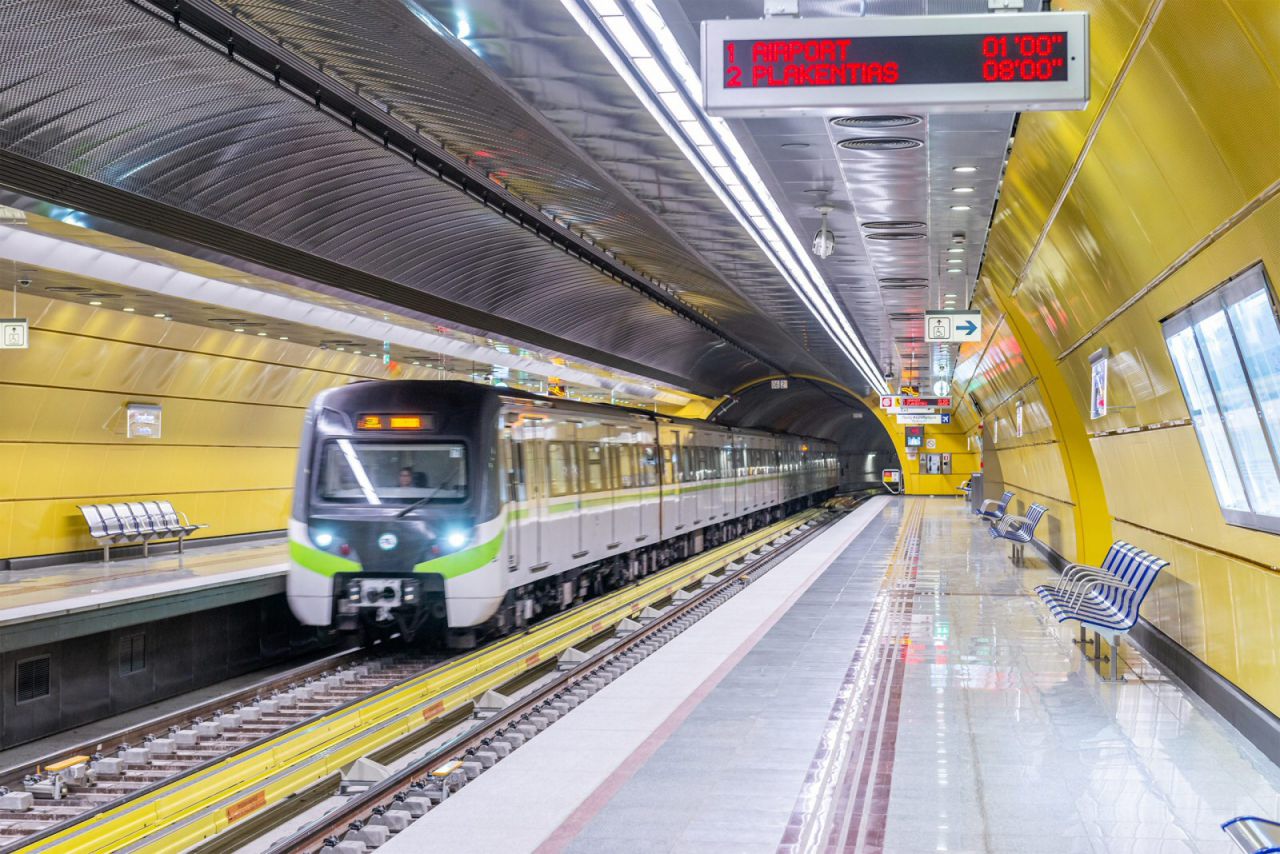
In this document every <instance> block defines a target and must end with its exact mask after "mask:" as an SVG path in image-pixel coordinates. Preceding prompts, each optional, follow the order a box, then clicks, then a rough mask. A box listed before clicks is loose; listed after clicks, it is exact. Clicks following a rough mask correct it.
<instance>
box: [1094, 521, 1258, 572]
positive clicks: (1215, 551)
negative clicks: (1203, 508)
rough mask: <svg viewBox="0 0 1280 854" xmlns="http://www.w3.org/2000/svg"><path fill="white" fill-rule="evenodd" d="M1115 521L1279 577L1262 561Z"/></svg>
mask: <svg viewBox="0 0 1280 854" xmlns="http://www.w3.org/2000/svg"><path fill="white" fill-rule="evenodd" d="M1115 520H1116V521H1117V522H1119V523H1121V524H1122V525H1128V526H1129V527H1130V528H1137V529H1138V530H1140V531H1146V532H1147V533H1150V534H1155V535H1157V536H1160V537H1164V538H1165V539H1168V540H1173V541H1174V542H1175V543H1181V544H1183V545H1184V546H1190V547H1191V548H1194V549H1199V550H1200V551H1203V552H1209V553H1210V554H1215V555H1218V556H1219V557H1225V558H1227V559H1229V560H1234V561H1236V562H1238V563H1243V564H1248V565H1249V566H1252V567H1254V568H1256V569H1261V570H1262V571H1264V572H1268V573H1272V574H1274V575H1280V566H1270V565H1268V564H1265V563H1263V562H1262V561H1259V560H1254V559H1253V558H1250V557H1245V556H1244V555H1238V554H1235V553H1234V552H1229V551H1224V550H1223V549H1219V548H1215V547H1214V546H1210V545H1206V544H1205V543H1197V542H1196V541H1195V540H1188V539H1186V538H1185V537H1179V536H1178V535H1177V534H1170V533H1168V532H1167V531H1161V530H1160V529H1159V528H1150V527H1147V526H1146V525H1139V524H1138V523H1137V522H1131V521H1129V520H1128V519H1122V518H1120V517H1119V516H1116V517H1115ZM1162 557H1163V555H1162Z"/></svg>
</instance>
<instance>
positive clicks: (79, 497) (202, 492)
mask: <svg viewBox="0 0 1280 854" xmlns="http://www.w3.org/2000/svg"><path fill="white" fill-rule="evenodd" d="M292 489H293V487H292V486H246V487H243V488H241V489H202V490H188V491H186V492H178V491H172V490H170V491H161V492H139V493H121V492H104V493H101V494H99V495H46V496H41V497H38V498H0V504H29V503H35V502H40V501H94V500H97V499H99V498H114V497H116V496H118V495H136V496H137V497H139V498H143V497H144V496H147V495H155V496H159V497H161V498H171V497H173V496H178V495H185V496H198V495H239V494H242V493H245V492H283V491H286V490H292ZM144 500H145V499H144Z"/></svg>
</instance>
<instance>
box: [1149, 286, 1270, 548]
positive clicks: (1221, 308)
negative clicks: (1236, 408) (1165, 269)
mask: <svg viewBox="0 0 1280 854" xmlns="http://www.w3.org/2000/svg"><path fill="white" fill-rule="evenodd" d="M1259 290H1261V292H1262V293H1263V294H1264V295H1265V297H1266V300H1267V304H1268V306H1269V307H1270V309H1271V318H1272V321H1273V322H1274V323H1275V324H1276V328H1277V330H1278V331H1280V308H1278V307H1277V294H1276V292H1275V289H1274V288H1273V286H1272V284H1271V279H1270V277H1269V276H1267V273H1266V269H1265V267H1264V266H1263V265H1262V264H1261V263H1258V264H1254V265H1253V266H1251V267H1249V268H1248V269H1246V270H1243V271H1242V272H1240V273H1238V274H1236V275H1235V276H1232V277H1231V278H1229V279H1227V280H1226V281H1225V282H1223V283H1222V284H1220V285H1218V286H1216V287H1214V288H1213V289H1212V290H1210V291H1209V292H1208V293H1206V294H1204V295H1203V296H1201V297H1200V298H1198V299H1197V300H1196V301H1195V302H1193V303H1191V304H1190V305H1187V306H1184V307H1183V308H1181V309H1179V310H1178V311H1177V312H1175V313H1174V314H1172V315H1170V316H1169V317H1167V318H1165V319H1164V320H1162V321H1161V333H1162V335H1163V336H1164V342H1165V350H1166V352H1167V354H1168V355H1169V360H1170V362H1171V363H1172V365H1173V369H1174V375H1175V376H1176V377H1177V380H1178V390H1179V391H1180V392H1181V393H1182V399H1183V403H1185V404H1186V407H1187V414H1188V417H1189V418H1190V420H1191V426H1192V429H1193V430H1194V431H1195V434H1196V442H1197V443H1198V444H1199V446H1200V454H1201V457H1202V458H1203V462H1204V465H1205V469H1206V474H1207V475H1208V476H1209V481H1210V483H1212V484H1213V490H1214V497H1215V498H1217V500H1218V509H1219V510H1220V511H1221V512H1222V516H1223V518H1224V519H1225V520H1226V522H1227V524H1229V525H1233V526H1235V527H1240V528H1249V529H1251V530H1256V531H1264V532H1266V533H1270V534H1280V515H1270V514H1267V513H1262V512H1259V511H1258V510H1257V509H1255V506H1254V499H1253V496H1252V495H1251V494H1250V489H1249V486H1248V482H1247V479H1246V473H1245V470H1244V468H1243V463H1244V461H1245V460H1246V457H1245V456H1243V455H1242V453H1241V451H1240V450H1239V448H1238V443H1239V438H1238V437H1237V436H1236V435H1235V433H1234V432H1233V429H1232V426H1231V424H1230V423H1229V422H1228V412H1227V410H1226V409H1225V408H1224V403H1223V399H1222V396H1221V395H1220V394H1219V390H1218V388H1217V383H1216V381H1215V379H1214V375H1213V373H1212V371H1211V366H1212V362H1211V360H1210V359H1209V358H1208V356H1207V354H1206V353H1205V348H1204V345H1203V343H1202V342H1201V335H1200V334H1197V330H1196V327H1197V326H1198V325H1199V324H1200V323H1202V322H1203V321H1205V320H1207V319H1208V318H1210V317H1211V316H1213V315H1214V314H1217V313H1218V312H1221V313H1222V315H1223V317H1224V319H1225V321H1226V333H1227V335H1228V336H1229V337H1230V340H1231V351H1232V352H1234V354H1235V357H1236V361H1237V364H1238V366H1239V369H1240V373H1241V375H1242V376H1243V377H1244V382H1245V389H1246V390H1247V391H1248V394H1249V399H1250V402H1251V403H1252V405H1253V410H1254V414H1255V416H1256V417H1257V419H1258V426H1259V433H1260V435H1261V437H1262V442H1263V445H1264V446H1265V447H1266V448H1267V450H1268V452H1269V454H1270V458H1271V464H1272V467H1273V469H1274V471H1275V474H1276V477H1277V478H1280V443H1278V442H1277V440H1276V437H1275V436H1273V435H1272V432H1271V431H1270V430H1268V429H1267V426H1266V413H1265V412H1264V410H1263V408H1262V399H1261V398H1260V397H1259V396H1258V392H1257V387H1256V383H1255V378H1254V377H1253V375H1252V373H1251V372H1250V369H1249V364H1248V362H1247V361H1246V360H1245V357H1244V350H1243V348H1242V347H1241V344H1240V337H1239V332H1238V331H1237V329H1236V325H1235V322H1234V320H1233V318H1232V314H1231V306H1233V305H1235V304H1237V303H1240V302H1243V301H1244V300H1245V299H1246V298H1248V297H1250V296H1252V295H1253V294H1255V293H1257V292H1258V291H1259ZM1187 331H1190V339H1191V342H1192V344H1193V346H1194V353H1195V355H1196V357H1197V358H1198V359H1199V363H1200V364H1199V370H1200V371H1201V372H1202V373H1203V374H1204V375H1205V377H1206V380H1207V384H1208V392H1209V394H1210V395H1212V398H1213V401H1212V402H1213V405H1214V411H1215V415H1216V416H1217V419H1218V426H1219V428H1220V429H1221V431H1222V433H1223V435H1224V436H1225V438H1226V443H1227V448H1228V450H1229V451H1230V458H1229V460H1227V462H1230V463H1231V465H1232V466H1233V467H1234V470H1235V476H1236V479H1237V480H1238V481H1239V484H1240V490H1241V494H1242V496H1243V498H1244V501H1245V504H1246V506H1247V507H1248V508H1249V509H1248V510H1240V509H1236V508H1233V507H1228V506H1227V505H1226V503H1225V501H1226V499H1225V498H1224V496H1223V493H1222V491H1221V488H1220V486H1219V483H1218V481H1217V480H1216V479H1215V478H1214V474H1213V467H1212V465H1211V464H1210V459H1211V456H1212V451H1211V449H1210V448H1209V447H1208V446H1207V445H1206V442H1205V436H1204V435H1203V432H1202V430H1201V425H1200V424H1198V423H1197V422H1196V419H1195V416H1194V415H1192V405H1191V400H1190V398H1189V397H1188V395H1187V380H1186V379H1184V377H1183V376H1182V373H1181V371H1179V369H1178V362H1177V360H1176V359H1175V358H1174V355H1173V349H1172V347H1171V346H1170V342H1171V340H1172V339H1173V338H1174V337H1175V336H1177V335H1179V334H1181V333H1183V332H1187Z"/></svg>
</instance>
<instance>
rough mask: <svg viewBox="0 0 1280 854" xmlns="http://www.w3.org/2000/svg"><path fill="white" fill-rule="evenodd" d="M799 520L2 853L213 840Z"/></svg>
mask: <svg viewBox="0 0 1280 854" xmlns="http://www.w3.org/2000/svg"><path fill="white" fill-rule="evenodd" d="M816 512H817V511H811V512H809V513H801V514H797V515H795V516H792V517H790V518H789V519H787V520H784V521H782V522H778V523H775V524H774V525H770V526H768V527H766V528H763V529H761V530H759V531H756V532H753V533H751V534H748V535H747V536H745V537H743V538H741V539H739V540H736V541H734V542H732V543H729V544H726V545H722V546H718V547H716V548H713V549H710V550H708V551H706V552H704V553H703V554H701V555H697V556H695V557H693V558H691V559H689V560H687V561H683V562H681V563H679V564H677V565H675V566H672V567H669V568H667V569H665V570H662V571H660V572H658V573H655V574H654V575H651V576H648V577H647V578H644V579H641V580H639V581H637V582H635V583H634V584H632V585H630V586H628V587H626V588H623V589H621V590H618V591H615V592H613V593H610V594H606V595H605V596H602V597H600V598H598V599H594V600H592V601H590V602H587V603H585V604H583V605H581V606H579V607H577V608H575V609H573V610H571V611H567V612H565V613H563V614H559V615H557V616H555V617H552V618H550V619H548V620H546V621H545V622H543V623H540V624H538V625H537V626H534V627H533V628H531V629H530V630H528V631H527V632H526V633H524V634H523V635H515V636H510V637H507V638H504V639H503V640H501V641H498V642H496V643H494V644H492V645H490V646H487V647H485V648H483V649H480V650H477V651H475V652H474V653H471V654H468V655H466V656H463V657H461V658H460V659H457V660H454V661H451V662H448V663H446V664H443V665H440V666H437V667H434V668H432V669H430V670H428V671H426V672H425V673H423V674H421V675H419V676H416V677H412V678H410V679H408V680H405V681H404V682H402V683H401V684H399V685H396V686H393V687H392V688H390V689H387V690H385V691H382V692H380V693H378V694H375V695H371V696H366V697H364V698H361V699H358V700H355V701H352V702H351V703H349V704H348V705H346V706H343V707H340V708H339V709H336V710H334V711H332V712H329V713H327V714H325V715H323V716H321V717H318V718H316V719H313V720H312V721H310V722H307V723H304V724H302V725H299V726H297V727H295V728H293V729H291V730H289V731H286V732H284V733H280V734H277V735H274V736H271V737H269V738H267V739H263V740H261V741H258V742H255V743H252V744H250V745H246V746H245V747H243V748H242V749H240V750H238V751H235V752H234V753H232V754H229V755H226V756H224V757H221V758H219V759H217V760H214V761H212V762H210V763H208V765H207V766H205V767H202V768H199V769H194V770H193V771H192V772H191V773H188V774H186V775H183V776H181V777H178V778H171V779H169V780H166V781H163V782H162V783H161V784H159V785H157V786H155V787H154V788H153V789H150V790H147V791H145V792H144V793H143V794H141V795H140V796H139V795H136V794H135V795H134V796H132V797H129V798H128V800H127V801H126V802H124V803H119V802H117V803H115V804H110V805H107V806H106V807H104V808H103V809H101V810H98V811H95V812H94V813H91V814H86V815H84V816H81V817H78V818H77V819H76V820H74V821H71V822H68V824H67V825H66V826H58V827H55V828H50V829H49V830H47V831H46V832H44V833H42V834H40V835H39V836H38V837H37V838H35V839H31V838H28V839H27V840H24V841H23V842H22V843H20V844H19V845H17V846H14V847H12V848H9V849H6V850H10V851H21V852H85V854H89V852H106V851H112V852H115V851H123V850H130V851H173V850H178V849H183V848H187V847H189V846H191V845H195V844H197V843H199V842H201V841H202V840H204V839H206V838H208V837H211V836H214V835H216V834H217V833H219V832H220V831H221V830H223V829H225V828H226V827H228V826H229V825H231V824H234V823H235V822H237V821H239V820H242V819H244V818H246V817H248V816H250V815H253V814H255V813H257V812H258V811H259V810H261V809H263V808H265V807H267V806H268V805H270V804H272V803H276V802H278V801H280V800H283V799H285V798H288V797H290V796H291V795H292V794H293V793H295V792H298V791H302V790H304V789H306V788H308V787H309V786H310V785H313V784H314V783H315V782H317V781H319V780H322V779H324V778H325V777H328V776H330V775H332V774H334V773H336V772H337V771H338V770H340V769H341V768H342V767H345V766H346V765H348V764H350V763H351V762H353V761H354V760H356V759H358V758H360V757H362V756H366V755H368V754H370V753H372V752H374V751H376V750H379V749H381V748H383V747H386V746H387V745H388V744H391V743H393V742H395V741H398V740H399V739H401V738H404V737H405V736H408V735H410V734H412V733H414V732H415V731H417V730H419V729H421V728H422V727H424V726H427V725H429V724H430V723H431V722H432V721H434V720H436V719H437V718H440V717H442V716H444V715H446V714H449V713H451V712H453V711H455V710H456V709H458V708H460V707H462V706H464V705H466V704H468V703H470V702H471V700H472V698H473V697H477V696H479V695H481V694H483V693H484V692H485V691H487V690H490V689H492V688H496V687H499V686H501V685H503V684H505V683H506V682H508V681H510V680H511V679H513V678H515V677H517V676H519V675H520V674H521V673H523V672H525V671H526V670H528V669H530V668H533V667H536V666H539V665H540V664H541V663H544V662H546V661H547V660H549V659H552V658H554V657H556V656H557V655H559V654H560V653H561V652H563V651H564V650H567V649H568V648H570V647H572V646H574V645H576V644H578V643H581V642H583V641H585V640H587V639H589V638H592V637H594V636H596V635H598V634H599V633H601V632H602V631H604V630H605V629H606V627H608V626H611V625H613V624H614V623H616V622H618V621H620V620H622V619H623V618H625V617H628V616H632V615H634V614H636V613H638V612H639V611H641V610H642V609H643V608H645V607H646V606H648V605H651V604H653V603H655V602H658V601H661V600H662V599H664V598H667V597H669V596H671V595H673V594H674V593H675V592H676V591H677V590H678V589H680V588H681V587H685V586H688V585H689V584H692V583H694V582H696V581H699V580H700V579H701V578H702V577H704V576H705V575H708V574H710V573H711V572H713V571H715V570H716V569H718V568H719V567H720V566H722V565H724V564H727V563H730V562H732V561H733V560H736V559H737V558H739V557H741V556H743V555H745V554H747V553H748V552H750V551H751V550H753V549H754V548H756V547H758V546H759V545H761V544H763V543H766V542H768V541H769V540H772V539H776V538H778V537H779V536H781V535H782V534H783V533H784V532H785V531H786V530H788V529H789V528H793V527H796V526H798V525H800V524H803V523H804V522H806V521H808V520H809V519H810V518H813V516H814V515H816Z"/></svg>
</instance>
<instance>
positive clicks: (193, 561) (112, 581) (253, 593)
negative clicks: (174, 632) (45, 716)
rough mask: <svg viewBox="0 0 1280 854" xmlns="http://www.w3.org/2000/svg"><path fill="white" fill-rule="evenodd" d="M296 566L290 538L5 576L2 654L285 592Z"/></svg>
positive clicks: (0, 591) (0, 583) (1, 585)
mask: <svg viewBox="0 0 1280 854" xmlns="http://www.w3.org/2000/svg"><path fill="white" fill-rule="evenodd" d="M288 568H289V558H288V550H287V545H286V542H285V539H284V537H283V536H282V537H280V538H272V539H264V540H255V541H253V542H250V543H236V544H226V545H211V546H200V545H198V544H188V545H187V551H186V553H185V554H178V553H172V554H166V555H162V556H156V557H149V558H142V557H139V558H129V559H125V560H112V561H111V562H110V563H103V562H101V561H98V562H94V563H71V564H62V565H57V566H51V567H46V568H43V569H25V570H16V571H6V572H0V651H7V650H11V649H22V648H25V647H27V646H30V645H31V643H32V642H33V641H34V642H40V643H45V642H49V641H53V640H61V639H65V638H66V637H71V636H76V635H82V634H89V633H91V632H95V631H102V630H104V629H109V628H114V627H115V624H121V625H124V624H132V623H136V622H143V621H146V620H152V619H161V618H163V617H166V616H173V615H174V614H175V613H182V612H184V611H190V610H198V609H200V608H208V607H215V606H217V605H223V604H234V603H236V602H239V601H246V600H248V599H256V598H261V597H263V596H268V595H271V594H273V593H279V592H283V591H284V582H285V576H286V574H287V572H288ZM51 624H56V627H55V628H52V629H51Z"/></svg>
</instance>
